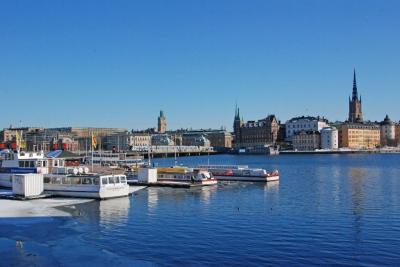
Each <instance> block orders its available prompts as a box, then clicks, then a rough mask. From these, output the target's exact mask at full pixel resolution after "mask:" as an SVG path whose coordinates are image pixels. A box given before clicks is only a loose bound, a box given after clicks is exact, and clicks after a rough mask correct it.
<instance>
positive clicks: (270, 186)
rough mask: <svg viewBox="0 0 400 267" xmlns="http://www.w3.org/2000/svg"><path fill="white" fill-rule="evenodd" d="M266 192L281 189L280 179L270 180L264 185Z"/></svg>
mask: <svg viewBox="0 0 400 267" xmlns="http://www.w3.org/2000/svg"><path fill="white" fill-rule="evenodd" d="M264 191H265V192H268V191H269V192H278V191H279V181H272V182H268V183H266V184H265V186H264Z"/></svg>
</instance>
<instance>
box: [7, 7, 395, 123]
mask: <svg viewBox="0 0 400 267" xmlns="http://www.w3.org/2000/svg"><path fill="white" fill-rule="evenodd" d="M399 10H400V1H396V0H393V1H389V0H385V1H376V0H374V1H369V0H363V1H361V0H360V1H350V0H343V1H340V0H337V1H328V0H327V1H324V0H315V1H310V0H302V1H297V0H293V1H283V0H276V1H266V0H262V1H258V0H251V1H235V0H227V1H223V0H198V1H189V0H181V1H174V0H168V1H167V0H162V1H161V0H159V1H156V0H154V1H152V0H149V1H140V2H139V1H122V0H121V1H111V0H110V1H100V0H96V1H84V0H82V1H78V0H75V1H74V0H71V1H54V0H52V1H40V0H36V1H17V0H15V1H11V0H10V1H4V0H3V1H0V93H1V99H2V113H1V115H0V127H1V128H3V127H7V126H9V125H10V124H13V125H19V123H20V121H21V122H22V124H23V125H32V126H44V127H56V126H70V125H71V126H109V127H126V128H129V129H132V128H134V129H140V128H147V127H154V126H155V125H156V118H157V115H158V113H159V110H160V109H162V110H164V111H165V113H166V116H167V118H168V123H169V128H181V127H183V128H186V127H188V128H189V127H193V128H210V127H212V128H219V127H221V126H226V127H227V128H228V129H230V128H231V127H232V120H233V116H234V105H235V102H237V103H238V105H239V106H240V109H241V114H242V116H243V117H244V119H247V120H251V119H261V118H263V117H265V116H266V115H268V114H276V115H277V117H278V119H280V120H282V121H286V120H287V119H289V118H291V117H293V116H298V115H304V114H305V115H321V116H326V117H327V118H328V119H330V120H343V119H345V118H346V117H347V112H348V103H347V99H348V96H349V95H350V94H351V89H352V75H353V73H352V71H353V68H354V67H355V68H356V70H357V78H358V87H359V92H360V93H361V94H362V96H363V109H364V110H363V111H364V117H365V118H366V119H370V120H382V119H383V117H384V116H385V114H389V116H390V117H391V118H392V119H394V120H397V121H398V120H399V119H400V110H399V108H398V100H399V97H400V90H399V85H400V75H399V74H400V53H399V52H400V51H399V47H400V32H399V31H400V30H399V29H400V17H399V15H398V11H399Z"/></svg>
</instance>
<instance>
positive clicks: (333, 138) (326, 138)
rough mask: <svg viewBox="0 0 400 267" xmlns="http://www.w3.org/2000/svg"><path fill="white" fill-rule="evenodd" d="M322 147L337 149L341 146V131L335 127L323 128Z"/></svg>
mask: <svg viewBox="0 0 400 267" xmlns="http://www.w3.org/2000/svg"><path fill="white" fill-rule="evenodd" d="M321 148H322V149H329V150H335V149H338V148H339V131H338V130H337V129H336V128H335V127H325V128H323V129H322V130H321Z"/></svg>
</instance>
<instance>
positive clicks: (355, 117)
mask: <svg viewBox="0 0 400 267" xmlns="http://www.w3.org/2000/svg"><path fill="white" fill-rule="evenodd" d="M348 121H349V122H352V123H355V122H362V121H363V114H362V100H361V95H360V98H359V97H358V91H357V80H356V70H354V74H353V93H352V96H351V98H350V97H349V119H348Z"/></svg>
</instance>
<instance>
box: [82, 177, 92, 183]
mask: <svg viewBox="0 0 400 267" xmlns="http://www.w3.org/2000/svg"><path fill="white" fill-rule="evenodd" d="M82 184H92V179H91V178H83V179H82Z"/></svg>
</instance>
